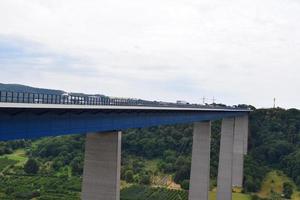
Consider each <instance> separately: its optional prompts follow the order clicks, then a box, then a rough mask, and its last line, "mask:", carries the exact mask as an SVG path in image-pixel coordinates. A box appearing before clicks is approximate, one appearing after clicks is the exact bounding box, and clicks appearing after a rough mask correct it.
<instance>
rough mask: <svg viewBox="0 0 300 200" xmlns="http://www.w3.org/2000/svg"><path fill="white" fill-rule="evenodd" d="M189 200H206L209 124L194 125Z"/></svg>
mask: <svg viewBox="0 0 300 200" xmlns="http://www.w3.org/2000/svg"><path fill="white" fill-rule="evenodd" d="M193 134H194V135H193V150H192V168H191V178H190V191H189V200H208V192H209V178H210V135H211V122H210V121H208V122H197V123H194V131H193Z"/></svg>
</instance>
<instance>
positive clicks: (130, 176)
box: [125, 170, 134, 183]
mask: <svg viewBox="0 0 300 200" xmlns="http://www.w3.org/2000/svg"><path fill="white" fill-rule="evenodd" d="M125 181H126V182H128V183H132V182H133V181H134V179H133V171H132V170H128V171H126V172H125Z"/></svg>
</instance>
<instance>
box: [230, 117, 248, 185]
mask: <svg viewBox="0 0 300 200" xmlns="http://www.w3.org/2000/svg"><path fill="white" fill-rule="evenodd" d="M245 138H247V139H248V116H241V117H236V118H235V128H234V145H233V166H232V186H234V187H243V177H244V155H245V152H244V151H245V149H247V148H245V146H246V145H247V143H245V141H247V139H246V140H245Z"/></svg>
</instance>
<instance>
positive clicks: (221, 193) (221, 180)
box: [217, 118, 235, 200]
mask: <svg viewBox="0 0 300 200" xmlns="http://www.w3.org/2000/svg"><path fill="white" fill-rule="evenodd" d="M234 124H235V119H234V118H225V119H223V121H222V130H221V145H220V156H219V169H218V187H217V200H231V199H232V164H233V162H232V160H233V137H234Z"/></svg>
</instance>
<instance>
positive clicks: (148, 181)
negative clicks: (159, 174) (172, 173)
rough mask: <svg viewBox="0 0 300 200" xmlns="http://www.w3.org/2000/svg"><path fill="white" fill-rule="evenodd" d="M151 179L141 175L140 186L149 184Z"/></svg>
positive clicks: (148, 176) (146, 175)
mask: <svg viewBox="0 0 300 200" xmlns="http://www.w3.org/2000/svg"><path fill="white" fill-rule="evenodd" d="M150 179H151V178H150V175H148V174H143V175H141V182H140V183H141V184H143V185H149V184H150V181H151V180H150Z"/></svg>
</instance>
